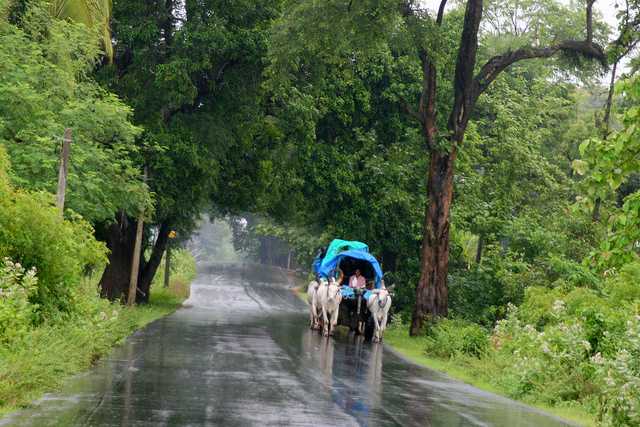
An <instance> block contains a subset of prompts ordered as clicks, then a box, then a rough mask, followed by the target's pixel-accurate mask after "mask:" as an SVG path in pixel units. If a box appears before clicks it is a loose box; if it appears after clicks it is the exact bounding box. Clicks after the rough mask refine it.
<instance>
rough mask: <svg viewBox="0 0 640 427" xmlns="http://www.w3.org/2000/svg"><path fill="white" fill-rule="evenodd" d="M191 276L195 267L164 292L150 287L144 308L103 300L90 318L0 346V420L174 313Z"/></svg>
mask: <svg viewBox="0 0 640 427" xmlns="http://www.w3.org/2000/svg"><path fill="white" fill-rule="evenodd" d="M190 271H191V270H190ZM193 277H195V268H194V269H193V270H192V272H189V273H187V274H176V275H175V277H174V278H172V280H171V281H170V286H169V288H166V289H165V288H162V286H161V285H160V286H158V285H157V284H154V286H153V287H152V289H153V291H152V292H151V297H150V301H149V304H146V305H141V306H135V307H123V306H121V305H120V304H117V303H114V304H108V303H106V302H104V301H102V305H101V307H100V310H97V312H94V313H91V314H92V315H90V316H78V315H76V316H73V317H70V318H68V319H58V320H55V321H53V322H50V323H45V324H43V325H41V326H39V327H37V328H34V329H33V330H31V331H30V332H29V333H28V335H26V336H25V337H24V338H23V339H21V340H20V341H18V342H12V343H11V344H10V345H2V346H0V416H2V415H6V414H7V413H9V412H12V411H15V410H18V409H20V408H24V407H28V406H29V404H30V403H31V402H32V401H34V400H35V399H38V398H40V397H41V396H42V395H43V394H44V393H47V392H53V391H56V390H59V389H60V387H61V386H62V385H63V383H64V382H65V381H66V380H67V379H68V378H69V377H70V376H72V375H74V374H77V373H80V372H82V371H85V370H87V369H88V368H90V367H91V366H92V365H94V364H95V363H96V362H97V361H98V360H99V359H100V358H102V357H103V356H105V355H106V354H108V353H109V352H110V351H111V349H112V348H113V347H114V346H116V345H118V344H120V343H122V342H123V341H124V340H125V339H126V338H127V337H128V336H129V335H130V334H131V333H132V332H134V331H136V330H137V329H140V328H142V327H144V326H145V325H147V324H149V323H151V322H153V321H154V320H157V319H159V318H161V317H164V316H166V315H168V314H170V313H172V312H174V311H175V310H176V309H178V308H179V307H180V306H181V304H182V302H183V301H184V300H185V299H186V298H187V297H188V296H189V283H190V282H191V280H192V279H193ZM92 282H93V283H92V284H91V286H93V289H95V282H94V281H92Z"/></svg>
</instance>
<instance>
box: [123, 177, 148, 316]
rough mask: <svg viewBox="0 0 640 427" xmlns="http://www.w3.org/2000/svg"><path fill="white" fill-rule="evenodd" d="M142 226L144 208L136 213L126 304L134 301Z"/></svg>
mask: <svg viewBox="0 0 640 427" xmlns="http://www.w3.org/2000/svg"><path fill="white" fill-rule="evenodd" d="M144 181H145V182H147V168H146V167H145V168H144ZM143 226H144V210H141V211H140V215H138V224H137V226H136V227H137V228H136V242H135V244H134V245H133V259H132V260H131V276H130V277H129V297H128V298H127V305H130V306H132V305H134V304H135V302H136V291H137V290H138V276H139V271H140V251H141V249H142V230H143Z"/></svg>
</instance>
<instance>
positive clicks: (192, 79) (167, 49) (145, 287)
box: [99, 0, 279, 302]
mask: <svg viewBox="0 0 640 427" xmlns="http://www.w3.org/2000/svg"><path fill="white" fill-rule="evenodd" d="M278 8H279V4H278V2H272V1H266V0H265V1H260V2H255V1H249V0H245V1H239V2H234V3H233V5H230V4H229V3H228V2H222V1H214V0H207V1H204V2H192V1H187V2H186V3H184V4H183V3H182V2H178V1H159V0H158V1H152V2H148V1H142V0H140V1H129V2H117V3H115V4H114V9H113V17H114V20H113V37H114V39H115V41H116V43H115V47H116V48H115V63H114V65H113V66H106V67H103V69H101V70H100V72H99V76H100V78H101V80H102V81H103V82H104V84H105V85H108V86H109V87H111V88H112V89H113V90H114V91H115V92H116V93H118V94H119V95H120V96H121V97H122V98H123V99H124V100H125V101H126V102H127V103H129V104H130V105H131V106H132V107H133V109H134V112H135V113H134V120H135V122H136V123H137V124H139V125H141V126H143V127H144V129H145V131H144V134H143V135H142V136H141V137H140V139H139V141H138V142H139V144H140V145H144V146H146V147H148V148H147V149H145V150H142V151H141V156H140V157H139V159H138V161H139V164H140V165H144V166H146V167H147V169H148V171H149V186H150V188H151V190H152V191H153V192H154V194H155V205H154V208H153V210H152V211H151V212H150V213H149V217H150V218H149V221H148V224H149V225H148V226H147V227H146V229H145V233H144V234H145V246H146V249H148V251H146V252H148V256H144V259H142V260H141V263H140V265H141V273H140V279H139V285H138V288H139V290H140V292H139V294H138V299H139V302H144V301H146V300H148V298H149V288H150V286H151V282H152V279H153V277H154V275H155V273H156V271H157V269H158V266H159V265H160V262H161V259H162V255H163V253H164V251H165V249H166V246H167V242H168V239H167V236H168V233H169V231H170V230H172V229H174V230H176V231H177V232H178V233H179V234H180V235H188V234H189V233H190V232H191V231H192V229H193V228H194V225H195V222H196V220H197V218H198V216H199V214H200V212H202V211H203V210H205V209H208V208H210V207H211V206H212V205H213V206H216V207H217V208H218V211H220V212H224V211H227V210H234V209H244V208H246V207H247V206H248V205H251V204H252V203H253V202H254V200H253V197H252V191H253V188H252V187H253V183H254V182H255V178H256V176H257V155H256V153H255V150H254V144H253V140H254V136H255V134H256V132H257V129H258V128H259V127H260V123H261V121H260V114H261V109H260V100H259V96H258V95H259V87H260V83H261V79H260V76H261V73H262V68H263V63H262V60H261V58H262V56H264V52H265V51H266V37H267V28H268V26H269V23H270V22H271V20H272V19H273V18H274V17H275V16H276V14H277V12H278ZM112 215H113V218H114V219H115V221H112V222H109V223H106V224H104V227H103V237H104V239H105V240H106V241H107V243H108V246H109V248H110V249H111V255H110V263H109V265H108V266H107V269H106V270H105V272H104V274H103V277H102V279H101V289H102V294H103V295H104V296H107V297H109V298H111V299H117V298H119V297H120V296H121V295H122V293H123V290H124V289H126V288H127V283H128V275H127V273H128V272H129V271H130V266H131V265H130V264H131V253H132V250H133V233H132V231H131V230H132V226H131V224H133V221H132V220H131V218H129V217H128V216H127V215H126V214H125V213H122V212H114V213H112ZM144 252H145V251H143V253H144Z"/></svg>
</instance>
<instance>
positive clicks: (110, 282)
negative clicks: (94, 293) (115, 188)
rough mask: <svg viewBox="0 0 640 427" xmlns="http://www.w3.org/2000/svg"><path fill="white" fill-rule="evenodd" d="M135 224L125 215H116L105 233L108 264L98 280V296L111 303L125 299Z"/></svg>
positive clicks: (134, 236) (134, 237)
mask: <svg viewBox="0 0 640 427" xmlns="http://www.w3.org/2000/svg"><path fill="white" fill-rule="evenodd" d="M134 225H135V223H134V222H132V221H130V220H129V218H127V216H126V215H124V214H122V213H120V214H118V218H117V221H116V222H114V223H113V224H111V225H109V226H108V228H107V230H106V233H107V236H106V241H107V248H109V251H110V253H109V263H108V264H107V266H106V268H105V270H104V272H103V273H102V278H101V279H100V295H101V296H102V297H103V298H108V299H109V300H111V301H115V300H119V299H121V298H123V297H124V298H126V293H127V290H128V289H129V274H130V273H131V261H132V255H133V247H134V244H135V239H136V228H135V226H134Z"/></svg>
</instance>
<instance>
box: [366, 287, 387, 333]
mask: <svg viewBox="0 0 640 427" xmlns="http://www.w3.org/2000/svg"><path fill="white" fill-rule="evenodd" d="M390 307H391V295H389V291H387V290H386V289H380V290H378V291H374V292H373V293H372V294H371V295H370V296H369V298H368V299H367V308H368V309H369V311H370V312H371V317H373V323H374V326H375V331H374V333H373V342H382V336H383V335H384V330H385V329H386V327H387V315H388V314H389V308H390Z"/></svg>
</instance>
